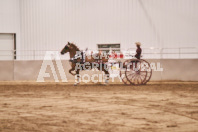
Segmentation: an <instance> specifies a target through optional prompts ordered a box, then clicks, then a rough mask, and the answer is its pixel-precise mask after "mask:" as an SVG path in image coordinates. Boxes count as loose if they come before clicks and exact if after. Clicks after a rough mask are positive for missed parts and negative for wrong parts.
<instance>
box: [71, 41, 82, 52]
mask: <svg viewBox="0 0 198 132" xmlns="http://www.w3.org/2000/svg"><path fill="white" fill-rule="evenodd" d="M70 44H71V45H72V46H73V47H74V48H75V49H76V51H80V49H79V48H78V46H76V45H75V44H74V43H70Z"/></svg>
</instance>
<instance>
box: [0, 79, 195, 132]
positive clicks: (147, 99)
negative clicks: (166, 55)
mask: <svg viewBox="0 0 198 132" xmlns="http://www.w3.org/2000/svg"><path fill="white" fill-rule="evenodd" d="M0 131H2V132H23V131H32V132H34V131H35V132H37V131H38V132H48V131H53V132H54V131H58V132H68V131H86V132H88V131H91V132H92V131H108V132H109V131H112V132H115V131H135V132H139V131H140V132H142V131H143V132H144V131H156V132H163V131H164V132H167V131H172V132H177V131H178V132H182V131H183V132H193V131H194V132H195V131H198V83H197V82H178V83H174V82H170V83H169V82H167V83H161V82H159V83H149V84H147V85H144V86H125V85H122V84H110V85H108V86H103V85H97V84H87V85H85V84H82V85H79V86H73V85H72V84H66V83H30V82H0Z"/></svg>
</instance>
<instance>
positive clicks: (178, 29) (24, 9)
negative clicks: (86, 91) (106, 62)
mask: <svg viewBox="0 0 198 132" xmlns="http://www.w3.org/2000/svg"><path fill="white" fill-rule="evenodd" d="M20 6H21V7H20V8H21V50H60V49H61V48H62V47H63V46H64V44H65V43H66V42H67V41H73V42H75V43H76V44H77V45H78V46H79V47H80V48H82V49H85V48H86V47H89V48H90V49H96V44H97V43H121V48H122V49H128V48H130V47H131V48H132V47H134V45H133V43H134V42H136V41H140V42H142V43H143V46H144V47H184V46H186V44H187V45H188V46H191V47H192V46H193V47H194V46H197V43H198V37H197V34H198V24H197V23H198V14H197V12H198V8H197V6H198V1H197V0H174V1H173V0H21V1H20Z"/></svg>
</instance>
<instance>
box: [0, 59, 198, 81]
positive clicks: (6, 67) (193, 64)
mask: <svg viewBox="0 0 198 132" xmlns="http://www.w3.org/2000/svg"><path fill="white" fill-rule="evenodd" d="M148 61H149V62H150V63H151V62H152V63H154V64H155V66H156V64H157V63H160V68H163V71H155V70H153V75H152V78H151V81H166V80H172V81H175V80H177V81H198V76H197V75H198V70H197V66H198V59H161V60H159V59H152V60H151V59H150V60H148ZM52 62H53V65H54V68H55V71H56V74H57V76H58V80H59V81H61V76H60V73H59V70H58V68H57V65H56V62H55V61H52ZM42 63H43V61H41V60H37V61H0V73H1V74H0V81H36V80H37V77H38V75H39V72H40V69H41V66H42ZM62 66H63V68H64V71H65V75H66V77H67V80H68V81H74V80H75V78H74V76H72V75H71V74H69V72H68V71H69V69H70V65H69V62H68V61H62ZM156 67H157V66H156ZM45 70H46V71H45V72H46V73H49V75H50V77H46V78H44V79H45V81H55V80H54V77H53V74H52V70H51V67H50V66H47V68H46V69H45ZM85 73H88V74H89V75H92V74H95V73H98V74H102V72H99V71H92V70H91V71H83V72H81V75H83V74H85ZM115 80H116V81H119V79H118V78H115Z"/></svg>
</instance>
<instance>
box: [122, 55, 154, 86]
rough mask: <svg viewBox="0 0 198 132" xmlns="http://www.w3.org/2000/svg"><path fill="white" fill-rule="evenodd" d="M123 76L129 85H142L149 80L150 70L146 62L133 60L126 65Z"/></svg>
mask: <svg viewBox="0 0 198 132" xmlns="http://www.w3.org/2000/svg"><path fill="white" fill-rule="evenodd" d="M125 75H126V78H127V80H128V81H129V82H130V84H132V85H143V84H146V83H147V82H148V81H149V80H150V78H151V75H152V70H151V68H150V64H149V63H148V62H147V61H145V60H142V59H140V60H138V59H133V60H131V61H130V63H128V64H127V68H126V71H125Z"/></svg>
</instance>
